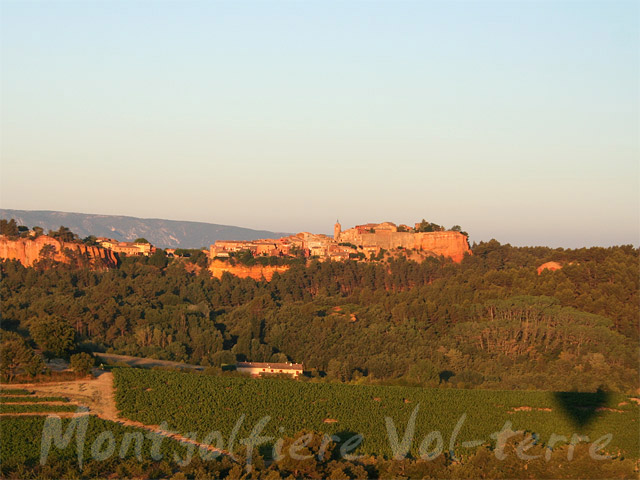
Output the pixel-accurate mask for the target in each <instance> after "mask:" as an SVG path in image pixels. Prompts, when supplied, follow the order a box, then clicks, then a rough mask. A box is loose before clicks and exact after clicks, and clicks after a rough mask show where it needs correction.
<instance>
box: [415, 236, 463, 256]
mask: <svg viewBox="0 0 640 480" xmlns="http://www.w3.org/2000/svg"><path fill="white" fill-rule="evenodd" d="M414 236H415V246H414V248H416V249H418V250H426V251H428V252H432V253H434V254H436V255H444V256H445V257H449V258H451V259H452V260H453V261H454V262H458V263H460V262H461V261H462V258H463V257H464V254H465V253H469V254H470V253H471V249H470V248H469V242H468V241H467V237H466V236H465V235H462V234H461V233H459V232H451V231H448V232H427V233H416V234H414Z"/></svg>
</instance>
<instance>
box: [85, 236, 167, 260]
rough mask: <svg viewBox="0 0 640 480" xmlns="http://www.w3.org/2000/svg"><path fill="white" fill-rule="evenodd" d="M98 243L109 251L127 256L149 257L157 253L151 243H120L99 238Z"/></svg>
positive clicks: (110, 239) (111, 239)
mask: <svg viewBox="0 0 640 480" xmlns="http://www.w3.org/2000/svg"><path fill="white" fill-rule="evenodd" d="M96 242H98V244H99V245H100V246H101V247H102V248H106V249H107V250H111V251H112V252H116V253H123V254H125V255H138V256H142V255H144V256H147V257H148V256H149V255H151V254H152V253H153V252H155V248H154V246H153V245H151V244H150V243H136V242H120V241H118V240H114V239H113V238H106V237H98V238H97V239H96Z"/></svg>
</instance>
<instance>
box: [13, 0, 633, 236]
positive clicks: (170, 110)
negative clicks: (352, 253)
mask: <svg viewBox="0 0 640 480" xmlns="http://www.w3.org/2000/svg"><path fill="white" fill-rule="evenodd" d="M639 18H640V12H639V2H635V1H629V2H620V1H606V2H582V1H567V2H555V1H539V2H525V1H515V0H514V1H501V2H481V1H469V2H462V1H446V2H444V1H442V2H437V1H427V0H424V1H402V0H400V1H389V2H387V1H355V0H354V1H339V2H338V1H322V2H311V1H298V2H294V1H259V2H249V1H239V0H236V1H228V2H222V1H220V2H215V1H150V0H147V1H141V0H138V1H135V0H134V1H82V2H80V1H77V2H76V1H63V2H57V1H54V0H47V1H44V2H37V1H11V0H2V1H0V102H1V104H0V107H1V108H0V112H1V113H0V154H1V163H0V205H1V206H2V208H14V209H29V210H61V211H68V212H81V213H100V214H114V215H131V216H137V217H145V218H167V219H175V220H192V221H203V222H211V223H220V224H227V225H237V226H243V227H250V228H258V229H268V230H274V231H288V232H299V231H311V232H316V233H331V232H332V231H333V224H334V222H335V221H336V219H340V222H341V223H342V226H343V229H344V228H348V227H351V226H353V225H355V224H360V223H367V222H377V221H380V222H382V221H393V222H396V223H407V224H409V225H412V224H413V223H414V222H416V221H420V220H421V219H423V218H424V219H427V220H428V221H432V222H435V223H438V224H441V225H444V226H446V227H450V226H452V225H454V224H459V225H461V226H462V228H463V229H464V230H466V231H468V232H469V234H470V240H471V241H472V242H473V241H481V240H489V239H491V238H495V239H497V240H499V241H500V242H502V243H511V244H512V245H548V246H552V247H583V246H592V245H601V246H608V245H617V244H634V245H638V244H639V243H640V208H639V206H640V199H639V193H638V192H639V180H640V170H639V161H638V160H639V158H640V141H639V137H640V135H639V134H640V123H639V116H640V115H639V111H640V81H639V80H640V78H639V63H640V28H639Z"/></svg>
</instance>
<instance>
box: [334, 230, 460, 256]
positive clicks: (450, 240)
mask: <svg viewBox="0 0 640 480" xmlns="http://www.w3.org/2000/svg"><path fill="white" fill-rule="evenodd" d="M340 241H341V242H349V243H353V244H354V245H364V246H374V247H377V248H384V249H386V250H393V249H395V248H398V247H402V248H406V249H416V250H422V251H426V252H431V253H433V254H435V255H444V256H445V257H449V258H451V259H452V260H453V261H454V262H461V261H462V258H463V257H464V254H465V253H471V249H470V248H469V242H468V241H467V237H466V235H463V234H462V233H460V232H454V231H451V230H449V231H444V232H421V233H413V232H395V231H382V230H381V231H376V232H375V233H359V232H357V231H356V229H350V230H347V231H345V232H342V234H340Z"/></svg>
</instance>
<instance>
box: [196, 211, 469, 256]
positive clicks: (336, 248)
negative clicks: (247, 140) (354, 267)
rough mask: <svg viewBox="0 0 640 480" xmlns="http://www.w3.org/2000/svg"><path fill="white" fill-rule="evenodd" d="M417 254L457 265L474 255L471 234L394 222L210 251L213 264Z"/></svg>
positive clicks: (227, 244) (220, 244)
mask: <svg viewBox="0 0 640 480" xmlns="http://www.w3.org/2000/svg"><path fill="white" fill-rule="evenodd" d="M394 249H405V250H415V251H421V252H426V253H431V254H432V255H436V256H437V255H444V256H446V257H450V258H452V259H453V260H454V261H456V262H460V261H462V258H463V257H464V254H465V253H467V252H470V249H469V244H468V241H467V234H466V233H465V232H462V231H461V230H460V228H459V227H452V229H451V230H445V229H444V228H442V227H440V226H439V225H435V224H431V223H428V222H425V221H424V220H423V221H422V222H420V223H416V224H415V226H414V227H409V226H407V225H396V224H395V223H392V222H383V223H367V224H364V225H356V226H355V227H353V228H350V229H347V230H344V231H343V230H342V225H340V222H336V224H335V226H334V233H333V237H330V236H328V235H322V234H314V233H309V232H301V233H297V234H295V235H289V236H287V237H282V238H278V239H260V240H250V241H240V240H218V241H217V242H215V243H214V244H213V245H211V248H210V250H209V258H210V260H218V259H225V258H229V257H232V256H234V255H236V254H238V253H241V252H250V253H251V255H252V256H254V257H296V256H303V257H308V258H309V257H310V258H317V259H319V260H347V259H371V258H374V257H376V256H378V255H379V254H380V252H381V251H383V250H387V251H388V250H394Z"/></svg>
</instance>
